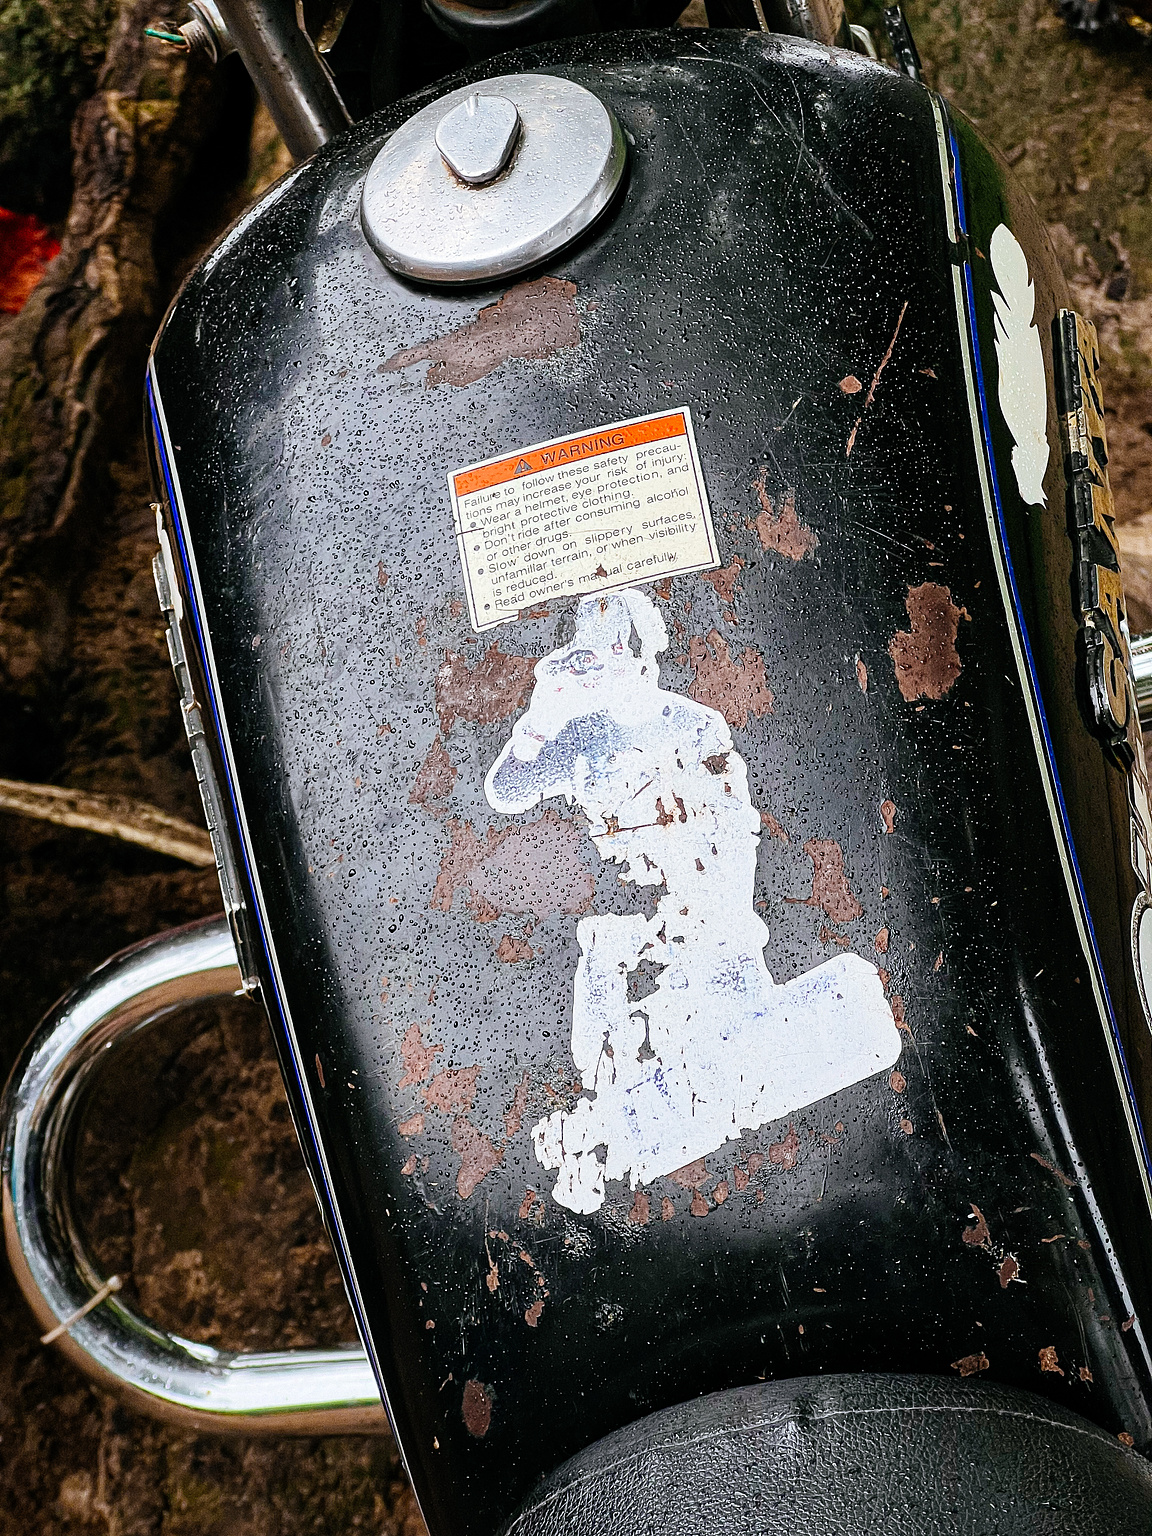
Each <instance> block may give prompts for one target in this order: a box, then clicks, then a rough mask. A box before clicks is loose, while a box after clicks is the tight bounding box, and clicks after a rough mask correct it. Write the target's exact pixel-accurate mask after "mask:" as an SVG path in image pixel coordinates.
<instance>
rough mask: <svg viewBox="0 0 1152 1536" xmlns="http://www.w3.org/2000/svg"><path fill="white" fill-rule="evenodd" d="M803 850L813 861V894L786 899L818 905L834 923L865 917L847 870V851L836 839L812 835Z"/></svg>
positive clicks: (797, 903) (806, 905) (807, 905)
mask: <svg viewBox="0 0 1152 1536" xmlns="http://www.w3.org/2000/svg"><path fill="white" fill-rule="evenodd" d="M804 852H805V853H806V854H807V855H808V857H809V858H810V859H811V860H812V894H811V895H810V896H805V897H798V896H788V897H786V898H785V899H786V900H787V901H790V902H791V903H792V905H793V906H801V907H819V908H820V909H821V911H822V912H823V913H824V915H825V917H827V918H828V920H829V922H832V923H851V922H853V921H854V920H855V919H856V918H858V917H863V916H864V908H863V907H862V906H861V905H860V903H859V902H858V901H857V900H856V897H855V896H854V895H853V892H852V887H851V886H850V885H849V884H848V876H847V875H846V874H845V873H844V851H843V849H842V848H841V847H840V844H839V843H838V842H836V841H835V840H834V839H833V838H822V837H810V838H809V839H808V841H807V842H806V843H805V844H804Z"/></svg>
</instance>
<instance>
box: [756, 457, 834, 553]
mask: <svg viewBox="0 0 1152 1536" xmlns="http://www.w3.org/2000/svg"><path fill="white" fill-rule="evenodd" d="M767 475H768V470H767V466H764V467H762V468H761V470H760V478H759V480H754V481H753V482H752V489H753V490H754V491H755V492H756V497H757V500H758V501H759V502H760V514H759V516H758V517H756V518H755V519H754V520H753V521H752V522H750V523H749V524H748V527H749V528H750V529H752V530H753V531H754V532H755V534H756V537H757V538H758V539H759V540H760V548H761V549H763V550H765V551H767V550H772V551H774V552H775V553H776V554H778V555H783V556H784V557H785V558H786V559H788V560H806V559H807V558H808V556H809V555H811V554H813V553H814V552H815V550H816V548H817V546H818V545H819V543H820V540H819V539H818V538H817V537H816V535H815V533H813V531H812V529H811V528H809V527H808V526H807V525H806V524H804V523H802V522H801V521H800V518H799V515H798V514H797V511H796V492H795V491H794V490H793V489H791V487H789V489H788V490H786V491H785V492H784V499H783V500H782V501H781V503H780V506H779V508H777V506H776V503H775V502H774V501H773V500H772V498H771V496H769V494H768V491H767V489H766V485H767Z"/></svg>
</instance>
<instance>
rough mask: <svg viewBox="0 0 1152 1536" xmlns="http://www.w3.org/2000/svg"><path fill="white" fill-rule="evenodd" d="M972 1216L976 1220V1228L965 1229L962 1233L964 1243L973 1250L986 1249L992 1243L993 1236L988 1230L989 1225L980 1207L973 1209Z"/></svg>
mask: <svg viewBox="0 0 1152 1536" xmlns="http://www.w3.org/2000/svg"><path fill="white" fill-rule="evenodd" d="M972 1215H973V1216H975V1218H976V1225H975V1226H974V1227H965V1228H964V1231H963V1232H962V1233H961V1236H962V1237H963V1239H964V1241H965V1242H966V1243H967V1244H969V1246H970V1247H973V1248H984V1247H986V1246H987V1245H988V1244H990V1243H991V1241H992V1234H991V1232H989V1230H988V1223H987V1222H986V1221H985V1220H984V1216H983V1214H982V1212H981V1210H980V1207H979V1206H978V1205H974V1206H973V1207H972Z"/></svg>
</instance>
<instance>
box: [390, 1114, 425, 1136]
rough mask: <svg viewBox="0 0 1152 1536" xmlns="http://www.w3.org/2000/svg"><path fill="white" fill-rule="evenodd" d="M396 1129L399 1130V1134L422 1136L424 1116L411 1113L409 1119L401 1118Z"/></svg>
mask: <svg viewBox="0 0 1152 1536" xmlns="http://www.w3.org/2000/svg"><path fill="white" fill-rule="evenodd" d="M396 1129H397V1130H398V1131H399V1132H400V1134H401V1136H405V1137H408V1136H423V1134H424V1116H423V1115H413V1116H412V1118H411V1119H410V1120H401V1122H400V1124H399V1125H398V1126H397V1127H396Z"/></svg>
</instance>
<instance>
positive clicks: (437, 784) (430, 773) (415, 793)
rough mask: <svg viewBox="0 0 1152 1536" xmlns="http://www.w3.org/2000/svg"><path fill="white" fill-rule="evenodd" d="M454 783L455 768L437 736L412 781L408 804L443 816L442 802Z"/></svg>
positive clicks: (446, 797)
mask: <svg viewBox="0 0 1152 1536" xmlns="http://www.w3.org/2000/svg"><path fill="white" fill-rule="evenodd" d="M455 782H456V766H455V764H454V763H453V761H452V759H451V758H450V757H449V756H448V753H447V752H446V751H445V750H444V743H443V742H442V741H441V740H440V738H439V736H437V738H436V740H435V741H434V742H433V743H432V745H431V746H430V747H429V749H428V756H427V757H426V758H425V759H424V761H423V762H422V763H421V765H420V768H419V771H418V772H417V774H416V777H415V778H414V779H413V781H412V791H411V793H410V794H409V796H408V804H409V805H419V806H423V808H424V809H425V810H427V811H431V812H432V814H433V815H434V816H443V815H444V802H445V801H446V800H447V799H448V797H449V795H450V794H451V793H452V786H453V784H455Z"/></svg>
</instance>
